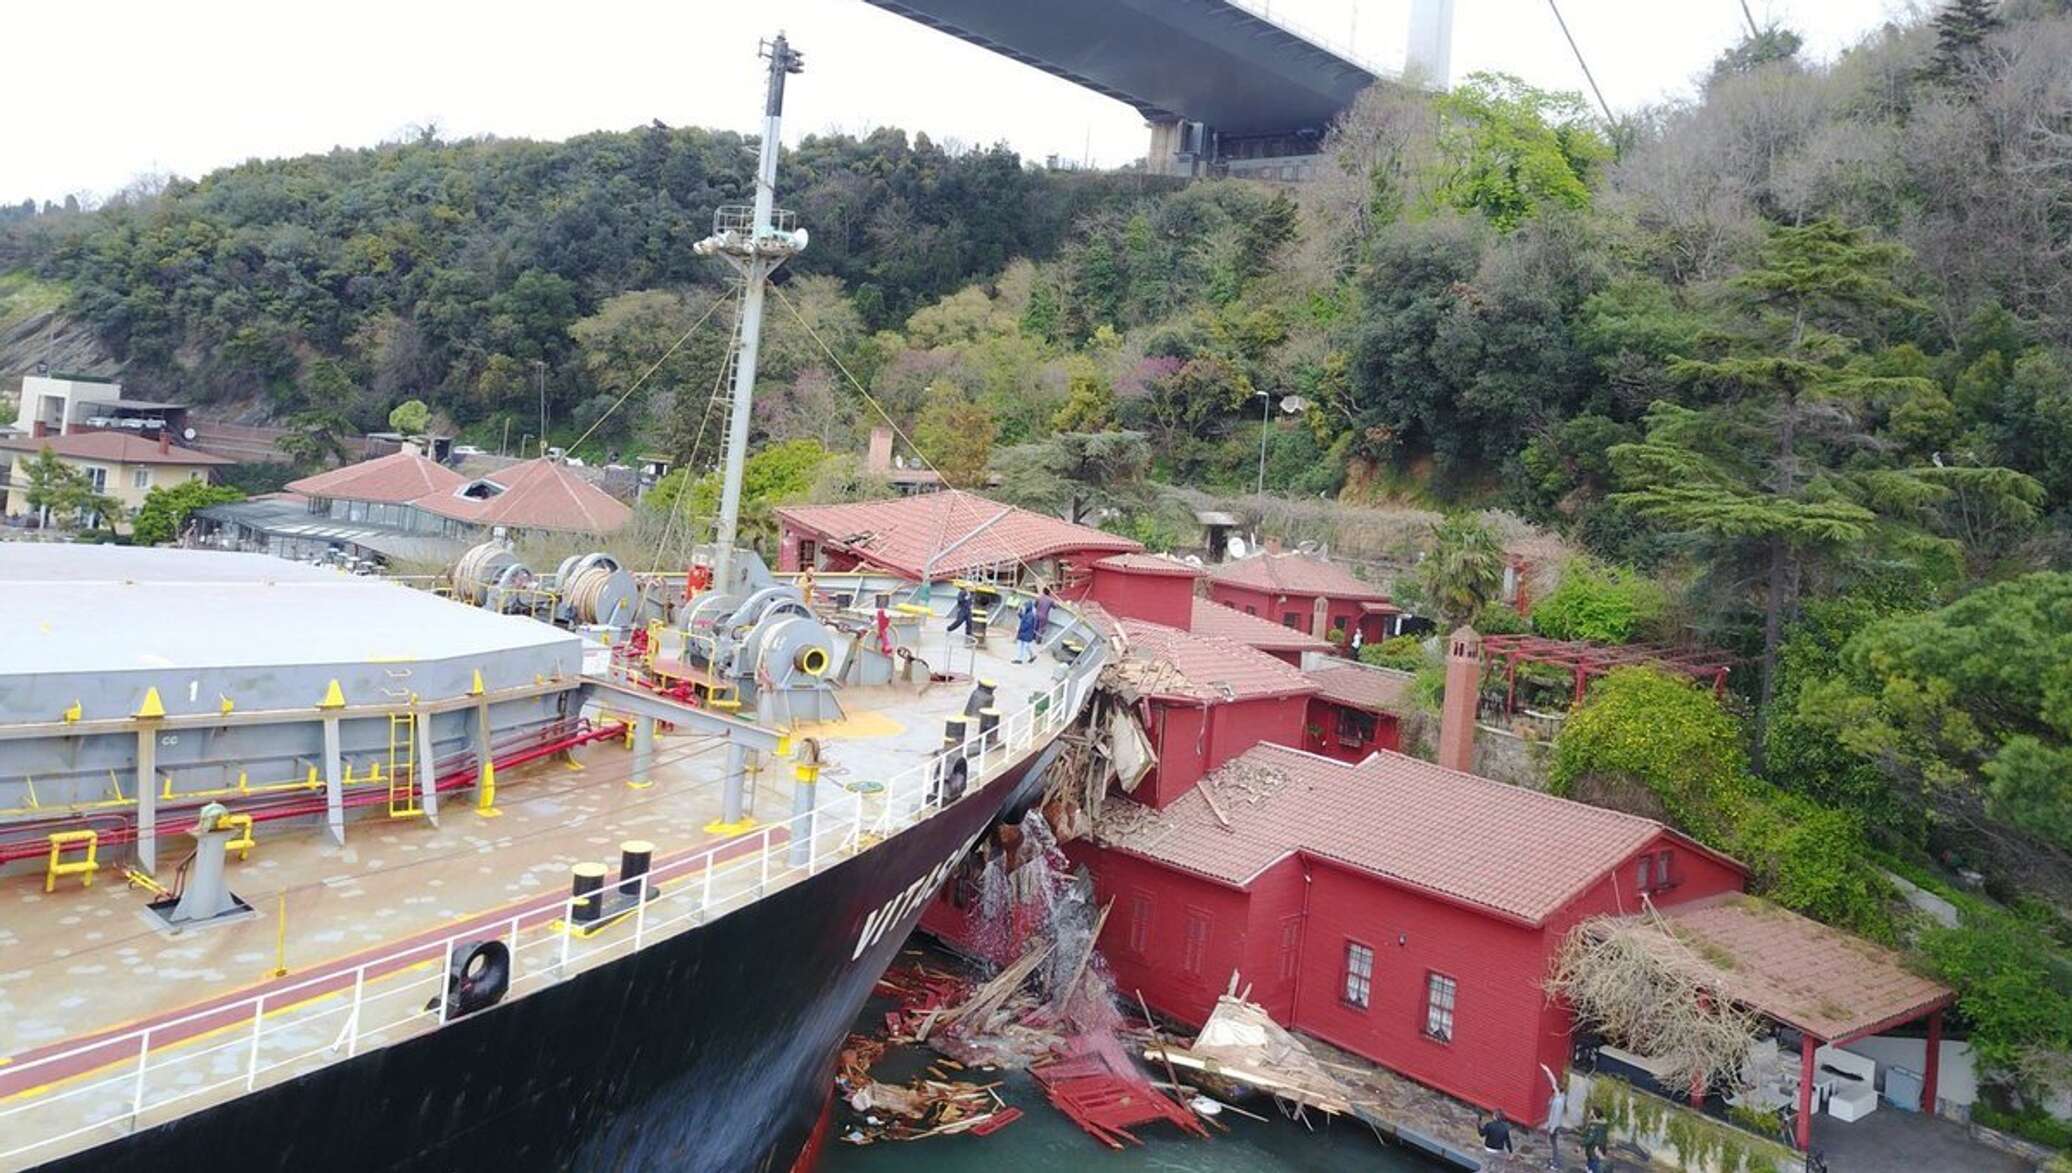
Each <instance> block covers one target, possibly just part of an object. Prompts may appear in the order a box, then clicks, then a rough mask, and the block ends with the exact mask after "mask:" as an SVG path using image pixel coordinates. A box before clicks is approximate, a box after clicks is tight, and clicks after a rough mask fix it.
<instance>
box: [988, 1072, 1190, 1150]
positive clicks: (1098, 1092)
mask: <svg viewBox="0 0 2072 1173" xmlns="http://www.w3.org/2000/svg"><path fill="white" fill-rule="evenodd" d="M1029 1074H1030V1075H1031V1076H1034V1077H1035V1079H1036V1082H1037V1084H1038V1085H1039V1086H1040V1087H1042V1088H1043V1094H1044V1095H1045V1096H1046V1097H1048V1098H1049V1100H1050V1102H1051V1103H1052V1104H1053V1105H1055V1106H1056V1107H1057V1109H1058V1111H1060V1112H1063V1113H1064V1114H1065V1115H1066V1116H1067V1117H1069V1118H1071V1121H1072V1123H1074V1124H1077V1125H1078V1126H1079V1127H1080V1128H1082V1129H1085V1130H1086V1131H1087V1132H1088V1133H1089V1134H1091V1135H1092V1136H1093V1137H1094V1139H1096V1140H1098V1141H1100V1142H1101V1143H1102V1144H1105V1145H1107V1146H1108V1147H1109V1148H1111V1149H1119V1148H1121V1147H1122V1142H1123V1141H1129V1142H1130V1143H1131V1144H1142V1143H1144V1142H1143V1141H1142V1140H1140V1139H1138V1138H1137V1136H1136V1134H1135V1133H1132V1132H1131V1131H1130V1129H1131V1128H1132V1127H1135V1126H1138V1125H1143V1124H1151V1123H1155V1122H1157V1121H1160V1120H1164V1121H1168V1122H1170V1123H1172V1124H1174V1125H1176V1126H1177V1127H1179V1128H1180V1129H1182V1130H1184V1131H1186V1132H1191V1133H1193V1134H1194V1135H1196V1136H1203V1137H1206V1136H1207V1135H1209V1130H1208V1129H1206V1128H1203V1127H1202V1125H1201V1121H1199V1120H1197V1119H1195V1117H1194V1113H1192V1112H1190V1111H1188V1110H1187V1109H1186V1108H1183V1107H1181V1106H1180V1105H1179V1104H1177V1103H1175V1102H1174V1101H1173V1100H1172V1099H1171V1098H1170V1097H1168V1096H1166V1095H1165V1094H1164V1093H1162V1092H1160V1091H1159V1090H1158V1089H1156V1088H1154V1087H1152V1086H1151V1083H1150V1081H1149V1080H1147V1079H1145V1078H1144V1077H1143V1076H1142V1075H1140V1074H1138V1072H1137V1069H1136V1068H1135V1067H1134V1066H1133V1065H1131V1064H1130V1063H1129V1062H1128V1060H1126V1059H1125V1060H1123V1061H1122V1062H1121V1063H1119V1064H1118V1063H1117V1062H1116V1060H1115V1058H1114V1057H1112V1056H1111V1055H1109V1054H1107V1053H1105V1052H1104V1051H1103V1050H1101V1049H1098V1048H1089V1049H1085V1050H1079V1051H1075V1052H1073V1053H1070V1054H1068V1055H1066V1056H1065V1057H1063V1058H1058V1059H1050V1060H1045V1061H1044V1062H1042V1063H1038V1064H1035V1065H1034V1066H1032V1067H1030V1068H1029Z"/></svg>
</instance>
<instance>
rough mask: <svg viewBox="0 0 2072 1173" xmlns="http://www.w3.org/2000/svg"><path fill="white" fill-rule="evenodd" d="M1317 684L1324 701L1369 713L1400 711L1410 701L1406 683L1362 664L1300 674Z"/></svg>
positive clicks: (1325, 668)
mask: <svg viewBox="0 0 2072 1173" xmlns="http://www.w3.org/2000/svg"><path fill="white" fill-rule="evenodd" d="M1304 675H1306V676H1308V677H1309V678H1310V679H1311V680H1314V681H1316V683H1317V695H1318V696H1319V697H1322V698H1323V699H1324V700H1327V701H1332V702H1335V703H1337V704H1341V705H1349V706H1351V707H1353V708H1355V709H1364V710H1366V711H1367V712H1370V713H1396V712H1402V711H1403V710H1404V708H1405V706H1406V705H1407V704H1408V703H1409V700H1410V683H1411V682H1410V680H1409V679H1407V678H1405V677H1403V676H1398V675H1396V674H1395V673H1392V672H1386V671H1383V670H1382V669H1379V668H1369V667H1367V666H1365V665H1362V664H1331V665H1327V666H1325V667H1322V668H1311V669H1310V670H1309V671H1308V672H1306V673H1304Z"/></svg>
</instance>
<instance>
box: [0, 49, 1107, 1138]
mask: <svg viewBox="0 0 2072 1173" xmlns="http://www.w3.org/2000/svg"><path fill="white" fill-rule="evenodd" d="M763 55H764V56H765V57H766V58H767V59H768V64H769V68H768V82H767V84H768V100H767V104H766V108H765V122H764V136H763V142H762V159H761V163H760V168H759V172H758V187H757V198H756V203H755V204H754V206H752V207H745V208H722V209H720V210H719V211H718V212H717V213H716V215H715V227H714V232H713V235H712V237H711V238H709V239H708V240H707V241H705V242H702V244H701V246H700V248H701V251H705V252H708V253H711V254H713V255H717V256H719V257H722V258H724V259H725V260H726V261H727V262H728V263H729V264H730V265H731V266H732V267H733V268H734V270H735V271H736V273H737V274H738V276H739V277H740V284H739V286H738V287H737V290H736V294H737V296H738V298H739V305H740V310H739V312H738V313H737V314H736V316H735V326H734V329H735V339H734V358H733V360H732V361H733V370H734V375H735V379H734V383H733V393H732V396H731V403H730V404H729V405H728V406H729V417H728V442H727V445H726V451H725V456H724V459H723V463H722V471H723V477H722V482H723V490H722V494H721V503H720V511H719V516H718V518H717V519H716V532H715V534H714V535H713V536H714V540H713V541H712V542H711V543H709V544H706V545H702V546H699V547H697V548H696V549H695V550H694V551H693V553H692V554H691V556H690V557H689V558H688V559H686V560H685V561H686V562H687V565H685V566H683V568H682V569H681V570H677V571H674V572H666V573H665V572H656V571H640V570H637V569H636V568H634V567H630V566H624V565H621V564H620V563H619V562H618V561H617V560H615V559H614V558H613V557H612V556H611V555H609V554H606V553H602V552H599V553H593V554H589V555H584V556H579V557H574V558H570V559H567V560H565V561H563V562H562V563H561V564H560V565H559V566H557V567H555V568H554V569H553V570H551V571H546V570H541V571H537V572H536V571H535V570H534V569H533V568H530V567H528V566H526V565H525V564H524V563H523V562H522V561H521V559H520V557H519V555H518V554H517V553H516V552H515V551H513V550H512V549H509V548H506V547H505V546H504V545H502V544H501V543H497V542H490V543H485V544H483V545H481V546H478V547H476V548H474V549H472V550H470V551H469V552H468V554H467V555H466V556H465V557H463V558H462V559H461V560H460V562H459V563H458V564H457V565H455V566H454V567H453V568H452V569H451V573H450V575H449V576H448V580H447V581H446V582H445V583H443V584H441V585H442V588H443V589H442V590H440V591H438V592H434V591H430V590H425V589H421V585H422V584H419V585H417V586H413V585H404V584H401V583H397V582H388V581H382V580H380V579H376V578H367V577H355V576H349V575H345V574H341V573H339V572H337V571H335V570H331V569H326V568H320V567H314V566H308V565H304V564H300V563H294V562H289V561H285V560H282V559H277V558H273V557H269V556H267V555H262V554H246V553H222V552H207V551H193V550H177V549H125V548H114V547H99V546H85V545H62V544H23V543H11V544H7V545H0V584H4V585H0V595H4V596H5V597H6V598H8V599H9V600H10V603H11V612H12V616H13V619H14V631H13V634H12V635H11V636H10V638H9V639H8V640H6V641H0V910H4V911H0V1169H23V1168H37V1167H48V1168H53V1169H92V1170H96V1171H97V1173H106V1171H110V1170H147V1169H148V1170H164V1169H171V1168H199V1167H205V1166H208V1165H216V1164H224V1165H228V1166H230V1167H235V1168H240V1169H282V1170H294V1171H296V1173H309V1171H311V1170H323V1169H339V1170H345V1169H352V1170H365V1169H410V1170H441V1171H445V1170H475V1169H481V1170H492V1169H493V1170H499V1171H506V1173H507V1171H509V1170H514V1169H613V1170H635V1169H715V1170H769V1171H777V1173H782V1171H784V1170H791V1169H802V1168H806V1167H808V1166H809V1165H810V1163H811V1160H812V1156H813V1153H814V1152H815V1150H816V1146H817V1143H818V1137H819V1136H820V1134H821V1131H822V1130H824V1128H825V1120H826V1109H827V1104H828V1097H829V1094H830V1089H831V1086H832V1085H831V1076H832V1070H833V1064H834V1058H835V1054H836V1051H837V1049H838V1047H839V1045H840V1043H841V1041H842V1039H843V1037H844V1035H845V1034H846V1032H847V1030H848V1029H849V1026H850V1024H851V1022H852V1021H853V1020H854V1018H855V1016H856V1014H857V1012H858V1010H859V1009H860V1007H861V1006H862V1005H863V1003H864V1000H865V998H866V997H867V996H868V994H869V992H870V990H871V988H872V986H873V985H874V984H875V982H876V980H877V978H878V976H879V975H880V973H881V972H882V971H883V970H884V968H885V967H886V965H887V964H888V962H889V961H890V960H891V958H892V956H893V955H894V953H895V952H896V951H897V950H898V949H899V948H900V946H901V944H902V942H903V941H904V940H905V938H906V936H907V934H908V933H909V931H910V930H911V929H912V927H913V925H914V922H915V921H916V919H917V918H918V917H919V915H920V912H921V909H922V907H923V905H924V904H925V903H926V902H927V900H928V899H929V897H930V896H931V895H932V894H933V893H934V891H935V890H936V889H937V887H938V886H939V885H940V884H941V883H942V882H943V880H944V878H945V877H946V876H947V875H948V874H949V872H950V871H951V870H952V868H953V867H954V866H955V865H956V864H957V863H958V862H959V861H960V860H961V859H962V858H963V857H964V856H965V854H966V853H967V852H968V850H969V849H970V848H971V846H972V844H973V843H974V842H975V841H976V840H977V839H978V838H979V837H980V836H982V835H984V834H985V833H986V832H987V831H988V829H989V828H991V827H992V826H993V825H994V824H995V823H996V821H997V820H998V819H999V818H1000V817H1001V816H1002V814H1003V812H1006V811H1009V810H1010V809H1012V808H1014V807H1015V806H1017V805H1018V804H1021V803H1023V802H1025V801H1026V800H1027V798H1028V797H1029V794H1030V792H1031V790H1032V788H1033V787H1034V786H1036V785H1037V783H1038V781H1039V780H1040V778H1041V776H1042V772H1043V770H1044V769H1045V767H1046V764H1047V762H1048V761H1049V760H1050V758H1051V757H1052V756H1053V755H1054V753H1055V751H1056V739H1057V737H1058V735H1059V734H1060V733H1061V732H1063V731H1064V730H1065V728H1066V727H1067V726H1068V725H1070V724H1071V723H1072V722H1073V721H1074V719H1075V717H1076V715H1077V714H1078V712H1079V711H1080V708H1081V705H1082V703H1083V701H1084V700H1085V698H1086V696H1087V694H1088V693H1089V691H1090V690H1091V689H1092V687H1093V683H1094V678H1095V676H1096V675H1097V674H1098V671H1099V668H1100V665H1101V662H1102V660H1103V658H1104V657H1105V656H1106V654H1107V649H1106V647H1105V645H1104V644H1103V643H1102V642H1101V641H1100V640H1099V639H1098V638H1094V637H1093V636H1092V634H1091V629H1089V628H1087V627H1085V626H1084V625H1083V624H1081V623H1080V621H1079V620H1078V618H1077V616H1076V615H1075V614H1074V613H1073V611H1072V610H1071V608H1070V607H1069V606H1065V605H1058V606H1056V607H1055V608H1052V609H1051V610H1050V611H1049V614H1048V619H1047V623H1046V625H1045V627H1044V630H1043V633H1042V636H1041V642H1040V648H1041V654H1040V655H1038V656H1037V657H1036V658H1035V659H1034V660H1023V659H1019V658H1016V657H1011V656H1009V655H1007V654H1006V652H1007V651H1008V648H1007V647H1006V646H1005V645H1006V644H1007V643H1008V641H1007V640H1005V639H989V638H988V635H989V633H990V632H991V629H992V624H993V623H994V622H996V621H997V622H1005V623H1012V621H1013V614H1014V610H1015V608H1016V606H1017V605H1018V603H1019V602H1020V601H1021V600H1023V599H1025V598H1026V597H1027V594H1026V592H1027V591H1028V590H1030V589H1035V588H1036V587H1038V586H1039V585H1040V582H1039V581H1038V579H1037V578H1035V577H1030V576H1027V575H1018V574H1017V573H1016V571H1017V569H1026V568H1016V567H1012V566H1010V567H1004V568H1002V567H995V568H989V571H988V581H987V582H986V583H985V584H984V589H983V590H981V591H979V592H977V594H978V597H979V598H980V599H981V600H982V604H981V608H980V612H979V615H978V618H977V622H976V623H975V624H974V625H973V626H974V627H975V628H976V631H975V632H964V633H958V634H957V635H955V636H951V635H949V634H947V633H946V632H945V631H944V626H945V625H944V623H943V620H944V619H945V617H946V613H947V611H948V610H949V601H948V599H946V598H945V597H944V595H943V592H941V591H940V590H933V591H932V590H931V586H932V585H933V584H930V583H927V582H916V581H910V580H905V579H901V578H898V577H895V576H891V575H885V574H873V573H868V572H859V573H847V574H823V575H820V576H819V577H818V579H817V581H815V580H814V579H813V578H812V576H810V575H809V576H806V578H805V579H804V581H801V580H799V579H796V578H793V577H791V576H779V575H776V574H773V573H772V572H770V571H769V570H768V569H767V568H766V567H765V566H764V564H763V563H762V561H761V560H760V559H759V558H758V557H757V556H756V555H755V554H754V553H753V552H752V551H750V550H747V549H742V548H737V547H736V544H735V540H734V539H735V535H736V527H737V523H738V510H739V500H740V481H741V466H742V459H743V456H744V454H745V451H746V448H747V444H748V435H749V427H748V423H749V401H750V392H751V391H752V389H753V387H754V367H755V350H756V339H757V336H758V333H759V330H760V310H761V300H762V291H763V285H764V282H765V281H766V280H767V278H768V276H769V274H770V272H771V271H772V270H774V269H775V268H776V267H778V266H779V265H781V264H783V262H784V261H785V260H786V259H787V258H789V257H790V256H792V255H794V254H796V252H797V251H798V250H799V249H801V248H803V247H804V246H805V234H804V233H803V232H802V231H800V230H798V229H797V228H796V227H795V225H793V224H792V223H791V222H790V218H789V217H788V216H787V215H786V214H784V213H782V212H780V211H778V210H777V209H775V208H774V206H773V202H772V196H773V193H774V188H775V178H776V162H777V147H776V144H777V142H778V134H777V131H778V128H779V123H778V119H779V117H780V115H781V111H782V104H783V88H784V82H785V78H786V76H787V75H788V74H791V73H795V72H797V71H798V68H799V60H798V54H797V53H796V51H795V50H793V49H791V48H790V46H789V45H788V44H787V42H786V41H785V39H784V38H783V37H782V36H779V37H778V38H776V39H775V40H774V41H772V42H768V43H766V44H765V45H764V46H763ZM996 572H997V573H996Z"/></svg>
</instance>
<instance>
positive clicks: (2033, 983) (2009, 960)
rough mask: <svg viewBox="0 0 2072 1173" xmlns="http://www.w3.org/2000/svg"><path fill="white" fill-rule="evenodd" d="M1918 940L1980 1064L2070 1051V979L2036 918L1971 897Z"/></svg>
mask: <svg viewBox="0 0 2072 1173" xmlns="http://www.w3.org/2000/svg"><path fill="white" fill-rule="evenodd" d="M1920 946H1921V950H1922V952H1923V953H1925V954H1927V956H1928V961H1929V964H1930V965H1932V966H1933V967H1934V969H1935V974H1936V976H1937V977H1939V978H1941V979H1942V980H1943V981H1944V982H1946V983H1948V984H1949V985H1950V986H1951V987H1952V988H1953V989H1955V990H1956V991H1957V1009H1958V1011H1959V1012H1960V1013H1962V1014H1963V1015H1964V1018H1965V1019H1966V1020H1967V1021H1968V1022H1970V1023H1971V1044H1972V1046H1973V1047H1974V1048H1976V1049H1977V1051H1978V1056H1979V1060H1980V1061H1981V1062H1982V1063H1984V1064H1986V1065H1987V1066H1989V1067H1992V1068H1996V1069H1999V1070H2002V1071H2006V1070H2010V1069H2013V1068H2014V1067H2015V1065H2016V1064H2017V1063H2018V1061H2019V1060H2021V1059H2022V1058H2023V1057H2024V1055H2025V1054H2028V1053H2030V1052H2032V1051H2042V1052H2057V1053H2064V1052H2068V1051H2072V978H2068V977H2067V976H2066V975H2065V972H2064V971H2063V970H2061V969H2059V968H2058V965H2057V963H2058V961H2059V959H2058V958H2057V957H2056V956H2054V951H2053V949H2052V947H2051V942H2050V938H2049V935H2048V934H2047V933H2046V932H2045V931H2044V927H2043V926H2042V925H2041V924H2033V923H2030V922H2029V921H2027V920H2025V919H2023V918H2022V917H2019V916H2016V915H2013V914H2011V913H2008V912H2004V911H2001V910H2000V909H1997V908H1993V907H1991V906H1988V905H1985V904H1983V903H1981V902H1977V901H1971V902H1967V904H1966V906H1965V907H1964V913H1963V917H1962V919H1960V920H1959V921H1958V922H1957V927H1956V928H1954V929H1948V928H1943V927H1941V926H1940V925H1933V926H1930V927H1929V928H1927V929H1925V930H1923V932H1922V934H1921V937H1920Z"/></svg>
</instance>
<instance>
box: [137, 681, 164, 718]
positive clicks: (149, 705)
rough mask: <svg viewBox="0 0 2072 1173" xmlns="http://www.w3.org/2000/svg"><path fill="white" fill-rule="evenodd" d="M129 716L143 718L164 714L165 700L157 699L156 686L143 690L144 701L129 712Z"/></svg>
mask: <svg viewBox="0 0 2072 1173" xmlns="http://www.w3.org/2000/svg"><path fill="white" fill-rule="evenodd" d="M130 716H132V717H138V718H142V719H145V720H150V719H152V718H154V717H163V716H165V702H164V701H162V700H160V699H158V689H157V688H156V687H152V688H147V689H145V690H144V703H143V704H141V705H138V706H137V711H136V712H134V713H131V714H130Z"/></svg>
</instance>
